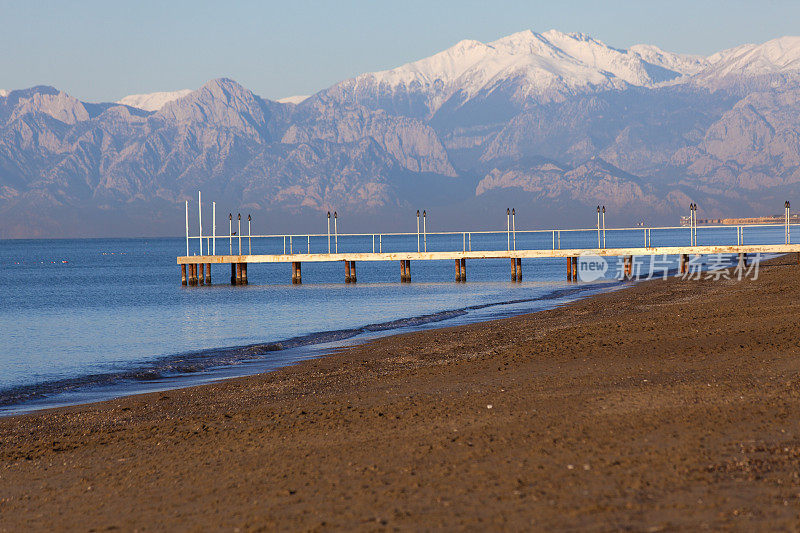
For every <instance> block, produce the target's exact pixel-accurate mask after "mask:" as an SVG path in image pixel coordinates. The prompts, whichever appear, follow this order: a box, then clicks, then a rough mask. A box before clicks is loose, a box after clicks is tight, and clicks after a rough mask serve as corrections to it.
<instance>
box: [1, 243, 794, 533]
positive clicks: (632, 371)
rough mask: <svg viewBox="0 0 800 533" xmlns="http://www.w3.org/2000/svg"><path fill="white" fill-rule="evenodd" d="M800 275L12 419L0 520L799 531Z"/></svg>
mask: <svg viewBox="0 0 800 533" xmlns="http://www.w3.org/2000/svg"><path fill="white" fill-rule="evenodd" d="M799 322H800V266H798V265H796V264H795V263H794V258H792V260H789V258H786V259H782V260H779V261H777V262H776V263H775V264H773V265H771V266H768V267H765V268H763V269H762V272H761V276H760V278H759V279H758V281H741V282H689V281H681V280H677V279H671V280H668V281H655V282H649V283H641V284H638V285H635V286H633V287H631V288H629V289H626V290H623V291H620V292H617V293H613V294H606V295H602V296H599V297H596V298H592V299H590V300H586V301H581V302H577V303H575V304H572V305H569V306H566V307H563V308H560V309H556V310H553V311H546V312H541V313H537V314H532V315H527V316H521V317H517V318H511V319H506V320H500V321H495V322H490V323H483V324H476V325H470V326H463V327H456V328H448V329H438V330H433V331H428V332H422V333H414V334H408V335H400V336H395V337H388V338H384V339H381V340H377V341H375V342H372V343H370V344H367V345H364V346H358V347H355V348H352V349H348V350H345V351H344V352H343V353H341V354H338V355H334V356H330V357H325V358H322V359H318V360H314V361H308V362H305V363H302V364H299V365H297V366H295V367H292V368H286V369H283V370H280V371H277V372H273V373H270V374H265V375H259V376H254V377H249V378H243V379H235V380H230V381H227V382H224V383H220V384H215V385H211V386H203V387H196V388H190V389H184V390H177V391H171V392H168V393H158V394H149V395H142V396H136V397H131V398H126V399H122V400H116V401H111V402H105V403H99V404H92V405H86V406H79V407H72V408H64V409H58V410H52V411H47V412H41V413H38V414H32V415H28V416H21V417H14V418H5V419H1V420H0V441H1V442H0V530H2V531H21V530H30V529H37V530H51V529H52V530H62V529H77V530H105V529H111V528H120V529H123V530H133V529H139V530H171V529H181V530H182V529H193V530H198V529H228V530H233V529H236V528H239V529H241V530H252V529H265V530H272V529H292V530H296V529H301V530H306V529H312V530H316V529H330V528H336V529H366V530H375V529H378V530H380V529H393V528H400V529H411V528H413V529H421V528H424V529H439V528H447V529H473V530H474V529H481V530H483V529H513V530H528V529H537V530H552V529H556V530H564V529H567V530H570V529H581V530H589V531H604V530H619V529H623V530H625V529H628V530H646V531H658V530H661V529H688V530H695V529H699V528H710V529H738V530H747V531H750V530H775V529H784V530H797V529H798V528H799V527H800V526H799V524H800V514H799V513H800V376H799V375H798V371H800V325H798V324H799Z"/></svg>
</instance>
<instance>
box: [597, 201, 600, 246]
mask: <svg viewBox="0 0 800 533" xmlns="http://www.w3.org/2000/svg"><path fill="white" fill-rule="evenodd" d="M597 247H598V248H600V206H599V205H598V206H597Z"/></svg>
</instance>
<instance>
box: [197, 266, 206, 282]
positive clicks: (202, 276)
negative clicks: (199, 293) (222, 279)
mask: <svg viewBox="0 0 800 533" xmlns="http://www.w3.org/2000/svg"><path fill="white" fill-rule="evenodd" d="M195 267H196V268H197V282H198V283H199V284H200V285H205V284H206V269H205V265H204V264H203V263H199V264H198V265H196V266H195Z"/></svg>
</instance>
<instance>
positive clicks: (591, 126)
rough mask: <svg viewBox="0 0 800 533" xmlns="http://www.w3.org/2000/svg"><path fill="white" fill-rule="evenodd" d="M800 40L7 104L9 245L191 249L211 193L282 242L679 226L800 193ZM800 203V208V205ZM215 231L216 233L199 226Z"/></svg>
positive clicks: (0, 187) (438, 57)
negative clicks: (288, 91) (152, 244)
mask: <svg viewBox="0 0 800 533" xmlns="http://www.w3.org/2000/svg"><path fill="white" fill-rule="evenodd" d="M799 111H800V37H782V38H780V39H775V40H772V41H768V42H766V43H763V44H758V45H754V44H747V45H742V46H739V47H736V48H732V49H729V50H724V51H721V52H718V53H716V54H713V55H711V56H708V57H700V56H690V55H683V54H676V53H671V52H667V51H664V50H661V49H659V48H658V47H656V46H652V45H636V46H632V47H630V48H628V49H627V50H624V49H617V48H614V47H611V46H609V45H606V44H605V43H603V42H601V41H599V40H597V39H594V38H592V37H590V36H588V35H585V34H581V33H562V32H558V31H555V30H551V31H548V32H545V33H541V34H540V33H535V32H532V31H523V32H519V33H516V34H513V35H510V36H507V37H504V38H502V39H498V40H496V41H493V42H489V43H482V42H479V41H474V40H465V41H461V42H459V43H457V44H456V45H454V46H453V47H451V48H448V49H447V50H445V51H443V52H440V53H438V54H435V55H433V56H431V57H428V58H425V59H422V60H419V61H415V62H413V63H408V64H406V65H402V66H400V67H397V68H394V69H391V70H386V71H382V72H373V73H366V74H362V75H360V76H357V77H355V78H352V79H348V80H344V81H342V82H340V83H337V84H335V85H333V86H331V87H328V88H325V89H323V90H321V91H319V92H318V93H316V94H314V95H311V96H297V97H288V98H284V99H281V100H279V101H273V100H268V99H265V98H261V97H259V96H258V95H256V94H254V93H253V92H252V91H250V90H248V89H246V88H245V87H243V86H241V85H240V84H238V83H237V82H235V81H233V80H230V79H225V78H221V79H215V80H211V81H209V82H207V83H206V84H205V85H203V86H202V87H201V88H199V89H197V90H181V91H174V92H159V93H152V94H144V95H142V94H139V95H131V96H128V97H125V98H123V99H121V100H119V101H118V102H114V103H110V102H109V103H89V102H83V101H80V100H78V99H77V98H74V97H73V96H70V95H68V94H66V93H64V92H61V91H59V90H57V89H55V88H52V87H47V86H38V87H32V88H28V89H22V90H12V91H0V213H1V214H2V216H1V217H0V236H2V237H30V236H43V237H45V236H53V237H60V236H105V235H176V234H180V233H181V232H182V231H183V216H184V214H183V203H184V201H185V200H190V201H192V202H194V201H195V200H196V197H197V191H198V190H202V191H203V195H204V198H205V199H208V200H216V201H217V205H218V211H220V213H228V212H232V213H234V215H235V213H237V212H242V213H245V212H247V213H252V214H253V217H254V221H255V224H256V227H257V228H258V229H259V231H260V232H266V231H269V232H278V231H281V232H284V231H292V232H305V231H319V230H320V229H323V228H324V225H325V220H324V217H325V213H326V212H327V211H329V210H330V211H334V210H336V211H338V213H339V215H340V218H341V221H342V222H344V225H342V226H340V227H341V228H342V230H343V231H359V230H363V229H364V226H365V225H369V227H371V228H375V230H377V231H391V230H402V229H410V228H411V229H413V223H414V219H413V213H414V212H415V211H416V209H417V208H420V209H423V208H424V209H427V211H428V213H429V214H430V222H432V223H433V225H432V226H431V227H435V228H436V229H462V228H466V227H469V228H475V229H486V228H495V227H498V228H499V227H502V226H503V225H504V223H505V208H506V207H508V206H511V207H515V208H516V210H517V212H518V213H519V215H518V216H519V218H520V221H519V224H518V225H520V226H522V225H527V226H539V227H552V226H560V227H567V226H576V225H580V224H591V222H592V220H593V213H594V208H595V206H596V205H598V204H600V205H605V206H606V208H607V211H608V215H609V222H610V223H612V224H613V225H623V224H632V223H636V222H640V221H641V222H645V223H648V224H660V223H675V222H676V221H677V217H678V216H679V215H681V214H684V213H685V212H686V211H687V209H688V205H689V203H690V202H696V203H697V204H698V205H699V206H700V212H701V215H703V216H712V217H713V216H724V215H736V216H739V215H741V216H745V215H760V214H771V213H774V212H780V209H781V206H782V204H783V201H784V200H786V199H789V200H791V199H793V198H794V196H793V195H796V194H797V193H798V192H800V185H798V183H800V113H799ZM798 205H800V204H798ZM192 220H194V217H193V218H192Z"/></svg>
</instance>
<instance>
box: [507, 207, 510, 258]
mask: <svg viewBox="0 0 800 533" xmlns="http://www.w3.org/2000/svg"><path fill="white" fill-rule="evenodd" d="M506 241H508V242H507V243H506V250H511V209H509V208H507V207H506Z"/></svg>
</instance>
